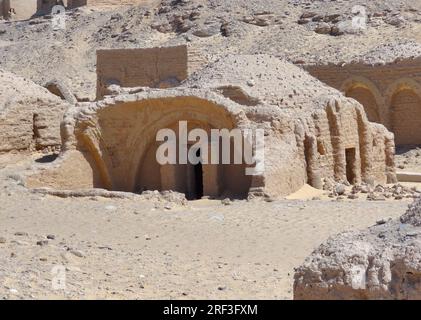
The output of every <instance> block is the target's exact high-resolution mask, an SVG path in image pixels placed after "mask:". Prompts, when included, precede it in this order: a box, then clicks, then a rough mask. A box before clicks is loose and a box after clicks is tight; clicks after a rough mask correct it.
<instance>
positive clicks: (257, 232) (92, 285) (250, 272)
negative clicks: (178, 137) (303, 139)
mask: <svg viewBox="0 0 421 320" xmlns="http://www.w3.org/2000/svg"><path fill="white" fill-rule="evenodd" d="M16 157H17V156H16ZM14 160H15V161H14V164H13V165H12V166H10V165H9V166H6V165H5V164H4V163H5V161H3V162H2V161H0V203H1V206H0V299H21V298H29V299H39V298H47V299H53V298H65V299H93V298H95V299H126V298H133V299H156V298H162V299H239V298H240V299H263V298H267V299H291V298H292V284H293V280H292V277H293V272H294V267H297V266H298V265H300V264H301V263H302V262H303V260H304V259H305V257H306V256H307V255H309V254H310V253H311V252H312V250H313V249H314V248H315V247H316V246H318V245H319V244H320V243H321V242H323V241H324V240H326V239H327V238H328V237H329V236H331V235H335V234H336V233H338V232H340V231H344V230H348V229H363V228H365V227H367V226H370V225H373V224H374V223H375V222H376V221H377V220H379V219H388V218H395V217H398V216H399V215H401V214H403V213H404V212H405V209H406V207H407V205H408V203H409V202H410V201H409V200H402V201H388V202H371V201H365V200H344V201H337V200H321V201H305V200H279V201H274V202H263V201H252V202H247V201H235V202H232V204H231V205H223V204H222V203H221V202H220V201H210V200H199V201H194V202H189V204H188V206H187V207H174V208H172V209H170V210H167V209H162V208H161V209H159V208H158V209H157V207H158V206H157V205H156V203H153V202H152V201H149V202H148V201H133V200H121V199H120V200H118V199H105V198H100V197H92V198H77V199H76V198H74V199H71V198H67V199H62V198H58V197H54V196H43V195H40V194H34V193H31V192H29V191H28V190H27V189H25V188H24V187H23V186H21V185H20V183H19V181H18V180H19V179H16V177H14V175H13V174H11V172H13V170H14V168H16V167H19V168H20V169H21V170H29V169H30V168H31V163H30V162H28V161H22V162H20V161H19V160H18V159H14ZM2 163H3V164H2ZM310 191H311V190H309V189H308V188H307V187H306V189H305V190H304V191H302V192H303V193H304V194H307V195H308V194H309V193H310V194H311V192H310ZM161 207H162V206H161ZM47 236H49V238H54V239H47ZM45 240H47V241H45ZM39 241H41V242H39ZM2 242H3V243H2ZM37 242H38V244H37ZM60 280H64V281H62V282H60Z"/></svg>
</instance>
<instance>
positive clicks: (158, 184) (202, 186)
mask: <svg viewBox="0 0 421 320" xmlns="http://www.w3.org/2000/svg"><path fill="white" fill-rule="evenodd" d="M183 121H185V122H186V123H187V124H188V128H187V129H188V130H187V131H188V132H191V131H192V130H195V129H202V130H203V131H204V132H206V134H207V137H209V140H208V141H207V143H208V144H207V145H206V146H203V147H198V145H197V144H196V142H197V141H188V142H187V144H186V145H185V150H186V151H187V153H188V154H190V153H191V154H194V155H195V157H196V159H197V161H195V162H193V163H191V162H190V158H188V159H187V163H182V162H181V161H180V159H181V158H180V157H181V154H180V144H183V143H184V142H183V141H180V140H179V137H180V131H179V127H178V126H179V123H180V121H177V122H175V123H173V124H172V125H170V126H168V128H163V129H170V130H172V131H173V132H174V133H175V136H176V137H177V138H176V139H177V141H176V146H177V147H176V152H177V163H172V164H164V165H161V164H159V163H158V161H157V159H156V156H155V155H156V153H157V151H158V150H159V147H160V145H161V144H162V142H160V141H154V142H152V143H151V145H150V147H149V148H148V150H147V152H146V153H145V156H144V157H143V160H142V161H141V164H140V166H139V170H138V175H137V177H136V190H137V191H145V190H159V191H164V190H172V191H176V192H180V193H184V194H185V195H186V198H187V199H189V200H194V199H200V198H202V197H203V196H210V197H214V198H219V197H231V198H246V197H247V195H248V191H249V189H250V185H251V176H247V175H246V170H245V169H246V167H247V165H246V164H245V163H244V162H243V163H242V164H234V163H233V160H234V139H231V141H230V149H229V152H230V159H231V161H232V163H229V164H224V163H223V161H222V143H221V141H220V143H219V144H218V149H219V151H218V154H219V159H218V161H217V162H216V163H215V162H213V161H212V159H211V152H212V148H214V147H215V143H214V142H211V141H210V138H211V130H212V129H215V128H213V127H212V126H211V125H209V124H208V123H205V122H201V121H197V120H190V121H186V120H183ZM205 148H206V150H205ZM205 158H206V159H207V160H205Z"/></svg>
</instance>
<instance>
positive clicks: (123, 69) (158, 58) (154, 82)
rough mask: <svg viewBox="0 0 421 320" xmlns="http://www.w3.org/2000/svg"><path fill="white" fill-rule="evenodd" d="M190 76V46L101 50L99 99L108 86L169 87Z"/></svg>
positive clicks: (98, 71)
mask: <svg viewBox="0 0 421 320" xmlns="http://www.w3.org/2000/svg"><path fill="white" fill-rule="evenodd" d="M187 76H188V53H187V47H186V46H176V47H166V48H146V49H112V50H98V51H97V97H98V98H102V97H103V96H104V95H106V94H107V92H108V91H107V87H108V86H109V85H111V84H117V85H119V86H121V87H151V88H169V87H175V86H177V85H179V83H180V82H181V81H183V80H185V79H186V78H187Z"/></svg>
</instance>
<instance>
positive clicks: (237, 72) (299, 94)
mask: <svg viewBox="0 0 421 320" xmlns="http://www.w3.org/2000/svg"><path fill="white" fill-rule="evenodd" d="M118 91H119V92H120V94H119V95H117V96H106V97H105V98H104V100H102V101H99V102H95V103H80V104H78V105H76V106H75V107H74V108H72V109H70V111H69V112H68V113H67V114H66V116H65V118H64V121H63V123H62V137H63V152H62V154H61V156H60V159H59V162H58V165H55V167H54V168H52V169H51V170H50V171H48V172H43V173H42V174H41V175H39V176H37V177H32V178H31V181H32V185H33V186H48V187H53V188H58V189H76V188H92V187H96V188H105V189H109V190H118V191H129V192H140V191H142V190H155V189H156V190H175V191H179V192H183V193H186V195H187V196H188V197H190V198H199V197H200V196H202V195H203V196H213V197H225V196H231V197H238V198H244V197H247V195H249V194H267V195H270V196H284V195H287V194H290V193H292V192H294V191H296V190H298V189H299V188H300V187H302V186H303V185H304V184H306V183H309V184H310V185H312V186H314V187H317V188H321V187H322V186H323V181H324V179H328V178H329V179H334V180H336V181H348V182H350V183H359V182H361V181H366V182H373V181H377V182H379V183H386V182H390V181H394V180H395V171H394V163H393V156H394V140H393V135H392V134H391V133H390V132H388V131H387V130H386V128H385V127H384V126H382V125H380V124H374V123H370V122H369V121H368V120H367V116H366V113H365V112H364V109H363V107H362V106H361V104H359V103H358V102H357V101H355V100H353V99H349V98H346V97H345V96H343V95H342V94H341V93H340V92H339V91H337V90H335V89H332V88H330V87H328V86H326V85H324V84H323V83H321V82H320V81H318V80H317V79H315V78H313V77H312V76H310V75H309V74H308V73H307V72H305V71H303V70H302V69H300V68H298V67H296V66H294V65H293V64H290V63H288V62H286V61H282V60H279V59H278V58H275V57H272V56H267V55H253V56H248V55H244V56H235V55H232V56H228V57H226V58H224V59H221V60H220V61H217V62H215V63H213V64H211V65H209V66H208V67H206V68H205V69H203V70H202V71H200V72H198V73H196V74H194V75H192V76H191V77H190V78H189V79H188V80H186V81H185V82H184V83H182V84H181V85H180V86H179V87H177V88H171V89H150V88H131V89H127V88H126V89H125V88H120V89H119V90H118ZM180 121H185V122H187V125H188V129H189V130H190V129H195V128H201V129H204V130H206V131H207V132H209V131H210V130H212V129H228V130H230V129H233V128H239V129H241V130H242V132H245V130H246V129H259V128H260V129H263V130H264V171H263V172H261V173H260V174H258V175H252V176H248V175H246V173H245V172H246V171H245V168H246V167H247V165H245V164H202V165H201V166H200V167H199V168H198V167H195V166H194V165H191V164H188V165H185V166H184V167H183V166H182V165H175V166H173V165H160V164H159V163H158V162H157V161H156V158H155V154H156V150H157V148H158V147H159V145H160V143H162V142H159V143H158V142H157V139H156V135H157V132H158V131H159V130H160V129H165V128H171V129H175V130H176V129H177V127H178V124H179V123H180ZM51 176H54V179H50V178H49V177H51Z"/></svg>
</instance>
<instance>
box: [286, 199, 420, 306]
mask: <svg viewBox="0 0 421 320" xmlns="http://www.w3.org/2000/svg"><path fill="white" fill-rule="evenodd" d="M420 235H421V200H416V201H415V202H414V204H412V205H411V206H410V207H409V209H408V211H407V212H406V213H405V214H404V215H403V216H402V217H401V218H400V219H399V220H395V221H392V220H390V221H387V222H386V221H379V222H378V223H377V225H375V226H373V227H371V228H369V229H368V230H365V231H362V232H358V231H352V232H345V233H343V234H340V235H338V236H335V237H332V238H330V239H329V240H327V241H326V242H325V243H324V244H322V245H321V246H320V247H319V248H317V249H316V250H315V251H314V252H313V253H312V254H311V256H310V257H308V258H307V259H306V261H305V262H304V264H303V265H302V266H300V267H299V268H298V269H297V270H296V273H295V283H294V298H295V299H421V240H420Z"/></svg>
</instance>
